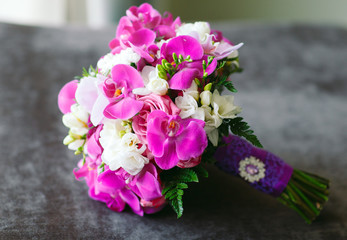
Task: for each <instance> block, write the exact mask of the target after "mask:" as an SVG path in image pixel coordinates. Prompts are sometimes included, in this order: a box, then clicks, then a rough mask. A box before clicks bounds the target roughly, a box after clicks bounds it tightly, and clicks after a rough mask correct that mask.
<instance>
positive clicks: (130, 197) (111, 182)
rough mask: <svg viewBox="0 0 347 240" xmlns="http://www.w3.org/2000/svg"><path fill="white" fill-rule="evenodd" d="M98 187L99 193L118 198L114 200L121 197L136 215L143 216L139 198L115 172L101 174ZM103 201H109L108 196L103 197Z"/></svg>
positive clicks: (107, 171) (108, 170) (108, 171)
mask: <svg viewBox="0 0 347 240" xmlns="http://www.w3.org/2000/svg"><path fill="white" fill-rule="evenodd" d="M96 187H99V189H96V190H99V192H103V193H108V194H109V195H110V196H112V195H113V196H116V197H115V198H114V199H117V197H119V198H120V199H121V200H123V201H124V202H125V203H127V204H128V205H129V206H130V208H131V209H132V210H133V212H134V213H136V214H138V215H140V216H143V209H142V207H141V205H140V200H139V198H138V197H137V196H136V194H135V193H134V192H133V191H131V190H130V189H129V188H128V187H127V184H126V183H125V181H124V179H122V178H121V177H120V176H118V175H116V174H115V171H111V170H110V169H107V170H105V171H104V172H102V173H101V174H99V176H98V177H97V183H96ZM96 193H97V191H96ZM97 195H100V194H96V196H97ZM105 197H106V198H105ZM98 200H99V199H98ZM101 200H102V201H105V200H108V196H102V199H101ZM99 201H100V200H99ZM118 201H119V200H118ZM122 210H123V209H122Z"/></svg>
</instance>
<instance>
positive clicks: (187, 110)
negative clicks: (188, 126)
mask: <svg viewBox="0 0 347 240" xmlns="http://www.w3.org/2000/svg"><path fill="white" fill-rule="evenodd" d="M175 104H176V106H177V107H178V108H179V109H181V112H180V117H181V118H188V117H190V116H192V115H194V114H195V113H196V111H197V110H198V103H197V102H196V100H195V99H194V98H193V97H192V96H191V95H189V94H186V93H183V96H178V97H176V99H175Z"/></svg>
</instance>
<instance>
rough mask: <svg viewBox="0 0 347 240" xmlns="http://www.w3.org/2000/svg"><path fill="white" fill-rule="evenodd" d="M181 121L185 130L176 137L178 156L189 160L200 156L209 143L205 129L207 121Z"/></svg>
mask: <svg viewBox="0 0 347 240" xmlns="http://www.w3.org/2000/svg"><path fill="white" fill-rule="evenodd" d="M181 123H182V125H183V126H182V127H183V128H184V130H183V131H182V132H181V134H180V135H179V136H178V137H177V138H176V150H177V156H178V158H179V159H180V160H189V159H190V158H195V157H199V156H200V155H201V154H202V153H203V152H204V150H205V148H206V147H207V144H208V141H207V136H206V132H205V130H204V125H205V122H204V121H201V120H197V119H186V120H182V121H181ZM187 123H188V124H187ZM186 124H187V125H186ZM184 125H186V126H184ZM197 139H199V141H197Z"/></svg>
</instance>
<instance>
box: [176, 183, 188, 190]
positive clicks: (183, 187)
mask: <svg viewBox="0 0 347 240" xmlns="http://www.w3.org/2000/svg"><path fill="white" fill-rule="evenodd" d="M177 187H178V188H180V189H186V188H188V184H186V183H177Z"/></svg>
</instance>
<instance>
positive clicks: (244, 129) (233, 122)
mask: <svg viewBox="0 0 347 240" xmlns="http://www.w3.org/2000/svg"><path fill="white" fill-rule="evenodd" d="M227 122H228V125H229V128H230V131H231V132H232V133H234V134H235V135H238V136H240V137H244V138H245V139H247V140H248V141H249V142H251V143H252V144H253V145H254V146H256V147H260V148H262V147H263V145H261V143H260V141H259V140H258V138H257V136H256V135H254V134H253V133H254V131H253V130H251V129H250V126H249V125H248V123H246V122H244V121H243V118H242V117H236V118H233V119H228V120H227Z"/></svg>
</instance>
